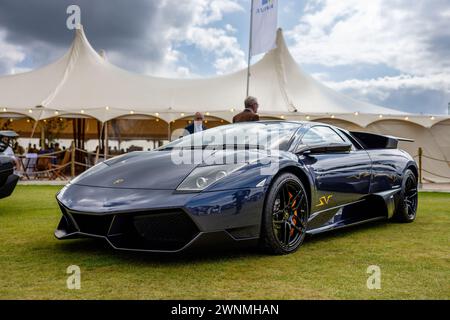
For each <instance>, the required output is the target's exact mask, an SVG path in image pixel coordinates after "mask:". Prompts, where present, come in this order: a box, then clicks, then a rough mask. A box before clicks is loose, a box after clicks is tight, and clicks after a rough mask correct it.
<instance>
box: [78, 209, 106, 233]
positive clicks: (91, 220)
mask: <svg viewBox="0 0 450 320" xmlns="http://www.w3.org/2000/svg"><path fill="white" fill-rule="evenodd" d="M71 216H72V218H73V219H74V220H75V223H76V224H77V226H78V228H79V229H80V232H83V233H88V234H94V235H99V236H106V234H107V233H108V230H109V227H110V225H111V222H112V219H113V216H112V215H91V214H80V213H71Z"/></svg>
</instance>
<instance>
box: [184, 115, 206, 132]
mask: <svg viewBox="0 0 450 320" xmlns="http://www.w3.org/2000/svg"><path fill="white" fill-rule="evenodd" d="M206 129H207V128H206V126H205V125H204V124H203V114H201V113H200V112H196V113H195V116H194V121H193V122H192V123H191V124H190V125H188V126H187V127H186V128H184V130H186V131H187V132H188V133H189V134H193V133H196V132H201V131H205V130H206Z"/></svg>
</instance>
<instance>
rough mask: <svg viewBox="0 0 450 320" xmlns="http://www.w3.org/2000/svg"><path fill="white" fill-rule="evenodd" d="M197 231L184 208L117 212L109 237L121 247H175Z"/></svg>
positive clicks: (154, 248)
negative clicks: (131, 212) (128, 212)
mask: <svg viewBox="0 0 450 320" xmlns="http://www.w3.org/2000/svg"><path fill="white" fill-rule="evenodd" d="M198 233H199V229H198V228H197V226H196V225H195V224H194V222H193V221H192V220H191V218H189V216H188V215H187V214H186V213H185V212H184V211H182V210H161V211H160V210H158V211H149V212H145V213H136V214H132V215H130V214H119V215H117V216H116V219H114V222H113V224H112V226H111V229H110V232H109V236H108V238H109V240H110V241H111V242H112V243H113V245H114V246H116V247H118V248H128V249H142V250H168V251H173V250H178V249H181V248H183V247H184V246H185V245H186V244H188V243H189V242H190V241H191V240H192V239H194V237H195V236H196V235H197V234H198Z"/></svg>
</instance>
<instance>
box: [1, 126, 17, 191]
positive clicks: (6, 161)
mask: <svg viewBox="0 0 450 320" xmlns="http://www.w3.org/2000/svg"><path fill="white" fill-rule="evenodd" d="M17 136H18V135H17V133H15V132H14V131H0V199H2V198H6V197H8V196H10V195H11V193H12V192H13V191H14V188H15V187H16V184H17V181H18V180H19V176H17V175H15V174H14V159H13V158H12V157H11V156H8V155H3V154H2V153H3V152H5V151H6V149H7V148H8V147H10V145H11V139H14V138H17Z"/></svg>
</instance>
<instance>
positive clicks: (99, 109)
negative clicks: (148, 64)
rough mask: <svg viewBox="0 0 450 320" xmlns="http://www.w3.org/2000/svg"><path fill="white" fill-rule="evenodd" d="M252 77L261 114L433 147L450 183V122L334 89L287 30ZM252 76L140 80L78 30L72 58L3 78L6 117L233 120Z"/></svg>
mask: <svg viewBox="0 0 450 320" xmlns="http://www.w3.org/2000/svg"><path fill="white" fill-rule="evenodd" d="M251 75H252V76H251V81H250V94H251V95H253V96H256V97H257V98H258V100H259V103H260V109H259V113H260V115H262V116H270V117H277V118H285V119H294V120H305V119H310V120H319V119H320V120H326V122H332V123H336V124H340V125H341V126H344V127H355V128H357V129H360V130H370V131H375V132H381V133H389V134H396V135H398V136H405V137H411V138H413V139H416V140H417V141H416V143H414V144H410V145H408V146H406V145H405V146H404V148H405V149H407V150H408V151H409V152H410V153H411V154H416V153H417V147H418V146H421V147H423V148H428V149H426V150H425V151H424V153H427V154H429V155H432V156H433V158H436V159H440V160H442V161H440V162H433V161H436V160H431V159H430V160H429V162H425V164H424V165H425V166H427V167H429V168H433V169H434V171H433V172H435V173H437V175H432V174H428V177H429V179H430V180H433V181H442V180H444V181H448V180H450V178H449V179H447V180H446V179H445V178H443V177H446V176H450V166H449V162H448V159H450V120H449V119H450V118H449V117H448V116H437V115H434V116H433V115H424V114H406V113H403V112H400V111H397V110H394V109H389V108H385V107H381V106H376V105H373V104H369V103H365V102H361V101H357V100H354V99H351V98H349V97H346V96H344V95H342V94H339V93H337V92H335V91H333V90H332V89H330V88H327V87H326V86H324V85H322V84H321V83H319V82H318V81H316V80H314V79H313V78H312V77H311V76H309V75H308V74H306V73H305V72H303V71H302V70H301V69H300V67H299V66H298V65H297V63H296V62H295V61H294V59H293V58H292V56H291V54H290V53H289V50H288V48H287V46H286V44H285V41H284V38H283V34H282V31H281V30H279V31H278V36H277V48H275V49H273V50H272V51H270V52H268V53H267V54H265V55H264V57H263V58H262V59H261V60H260V61H258V62H257V63H255V64H254V65H252V67H251ZM246 76H247V70H241V71H238V72H235V73H231V74H228V75H224V76H219V77H213V78H202V79H167V78H158V77H151V76H147V75H139V74H135V73H132V72H129V71H126V70H123V69H120V68H118V67H116V66H114V65H113V64H111V63H110V62H108V61H107V60H106V59H104V58H103V57H102V56H101V55H99V54H98V53H97V52H96V51H95V50H94V49H93V48H92V46H91V45H90V43H89V41H88V40H87V38H86V36H85V34H84V31H83V29H82V28H81V29H79V30H76V33H75V39H74V41H73V43H72V45H71V47H70V49H69V51H68V52H67V53H66V54H65V55H64V56H63V57H62V58H60V59H59V60H58V61H56V62H54V63H52V64H50V65H47V66H45V67H42V68H40V69H37V70H33V71H30V72H26V73H21V74H15V75H7V76H2V77H0V117H10V116H11V115H13V114H16V115H17V114H19V115H24V116H27V117H30V118H33V119H35V120H42V119H46V118H51V117H55V116H58V117H93V118H96V119H98V120H99V121H101V122H105V121H108V120H111V119H114V118H117V117H121V116H130V115H134V116H137V115H148V116H153V117H158V118H160V119H162V120H165V121H166V122H170V121H172V120H176V119H179V118H184V117H186V116H188V115H191V114H193V113H195V112H196V111H203V112H209V114H210V115H211V116H216V117H219V118H222V119H225V120H227V121H230V120H231V118H232V117H233V116H234V114H236V113H237V112H239V110H240V109H242V108H243V100H244V99H245V90H246ZM436 135H439V136H441V137H437V136H436ZM442 135H443V136H442ZM402 147H403V146H402Z"/></svg>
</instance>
